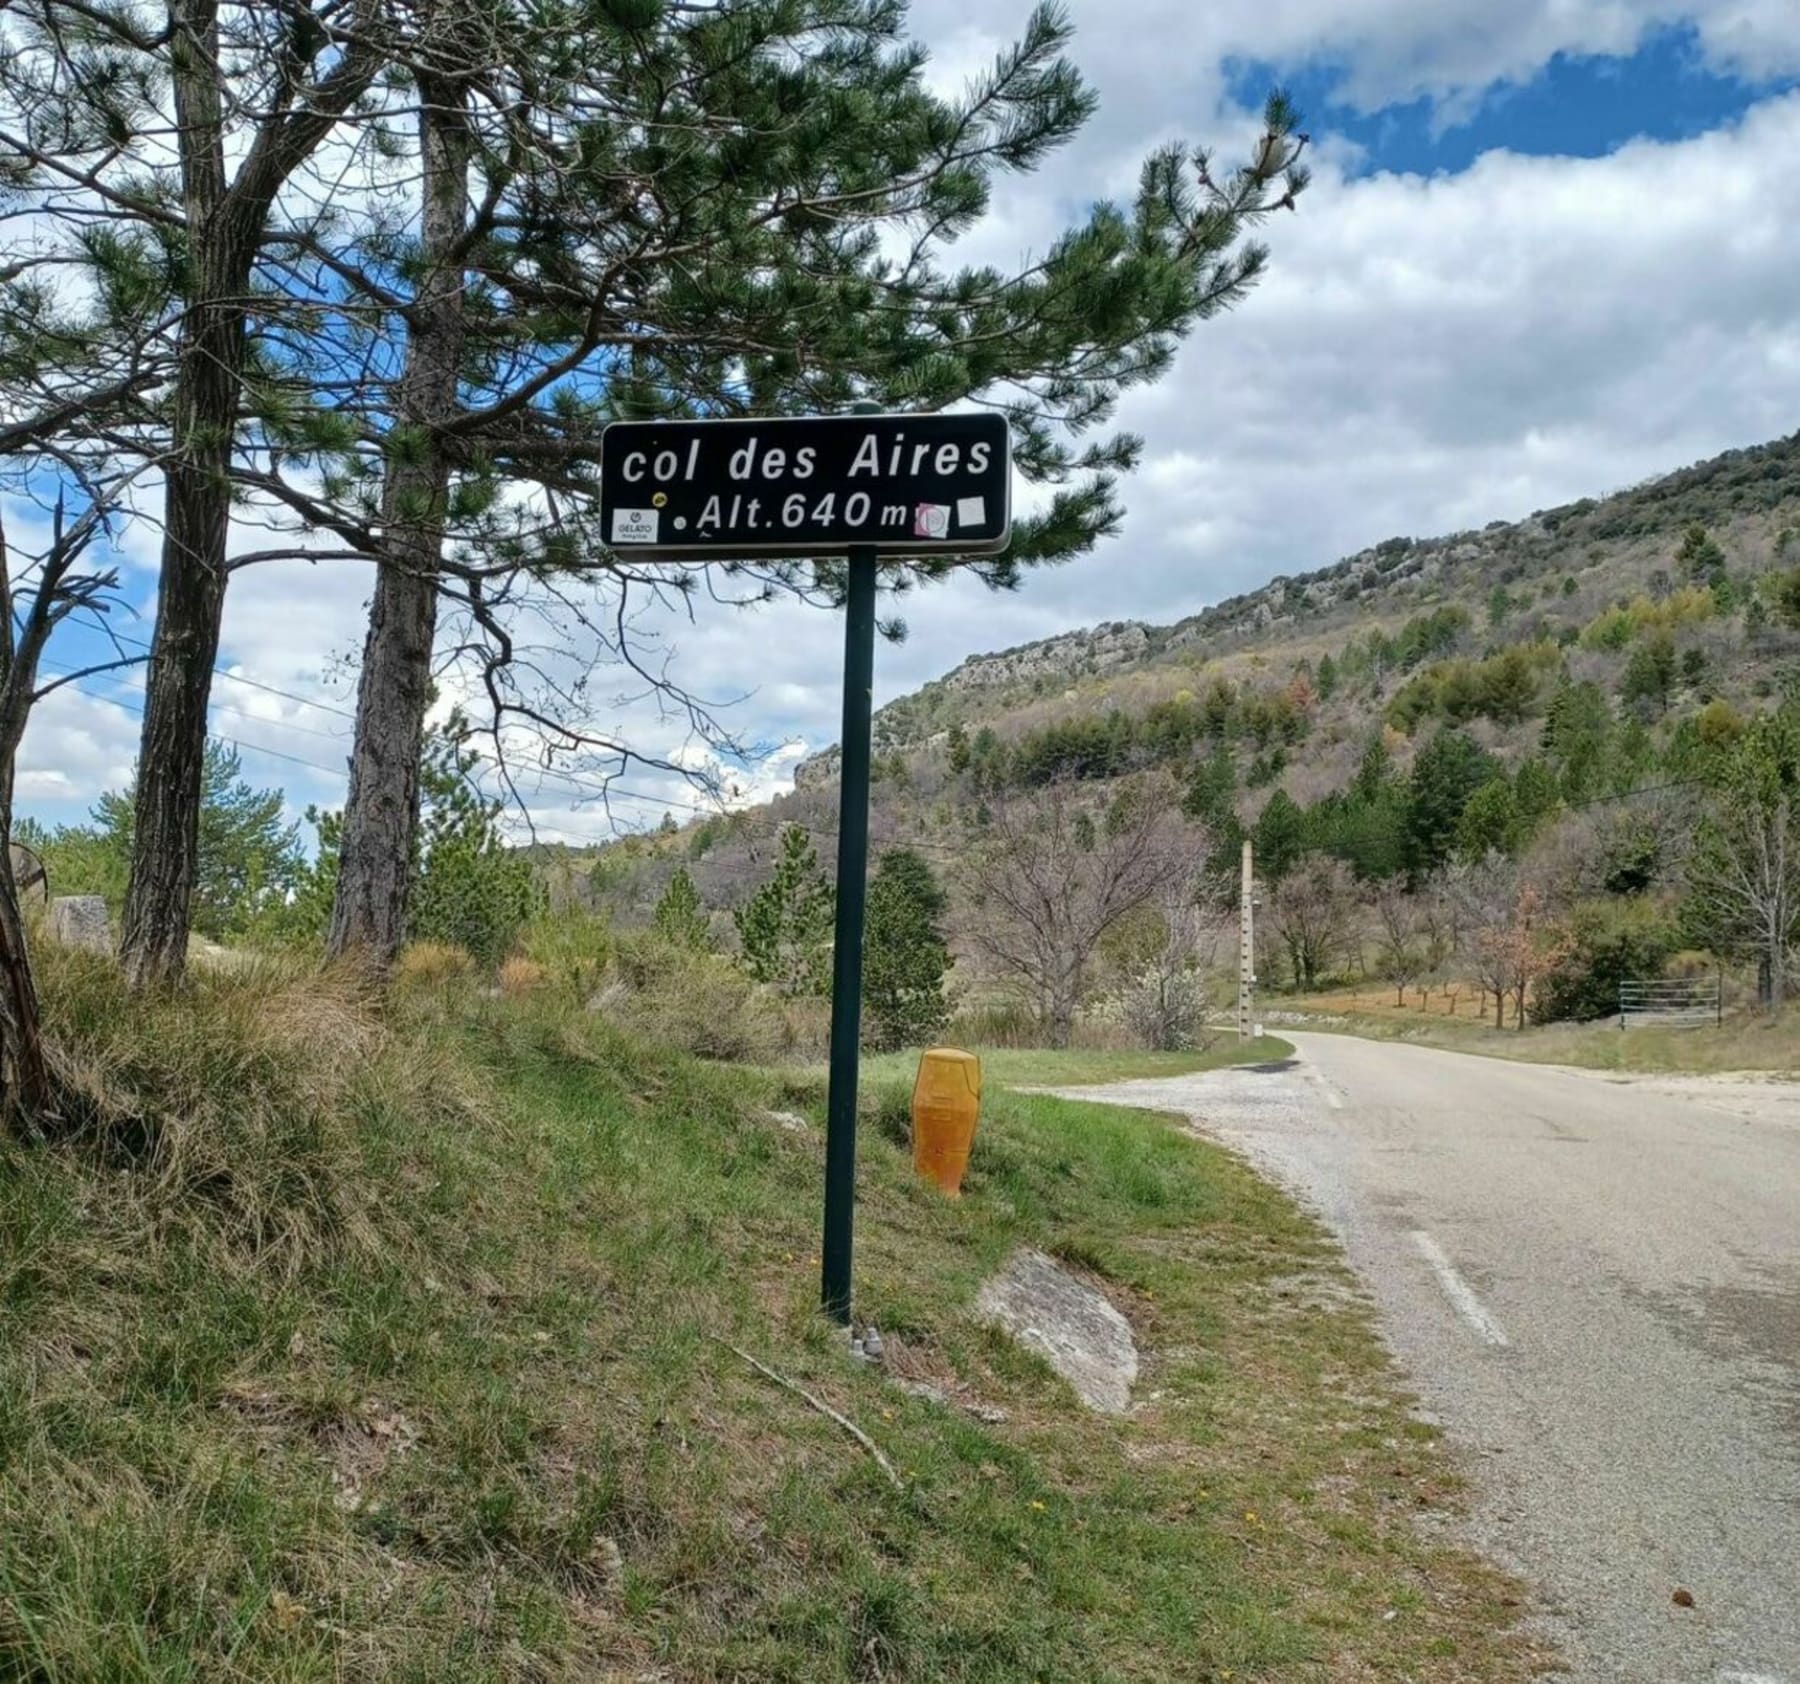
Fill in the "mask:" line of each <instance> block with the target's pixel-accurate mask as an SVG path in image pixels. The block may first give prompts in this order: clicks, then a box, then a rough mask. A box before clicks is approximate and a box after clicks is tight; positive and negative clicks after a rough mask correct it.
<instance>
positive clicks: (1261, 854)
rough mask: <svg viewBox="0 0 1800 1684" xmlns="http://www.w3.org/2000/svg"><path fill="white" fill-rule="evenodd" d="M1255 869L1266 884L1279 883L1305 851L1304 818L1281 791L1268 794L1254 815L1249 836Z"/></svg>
mask: <svg viewBox="0 0 1800 1684" xmlns="http://www.w3.org/2000/svg"><path fill="white" fill-rule="evenodd" d="M1253 840H1254V842H1255V844H1256V870H1257V875H1258V876H1260V877H1261V878H1262V879H1263V880H1264V881H1265V882H1267V883H1279V882H1280V881H1281V879H1282V878H1283V877H1285V876H1286V875H1287V874H1288V873H1289V872H1290V871H1292V870H1293V869H1294V867H1295V866H1296V865H1298V864H1299V863H1300V858H1301V856H1302V855H1303V854H1304V853H1305V852H1306V849H1307V840H1308V838H1307V826H1306V815H1305V814H1304V813H1303V812H1301V810H1300V808H1299V807H1298V806H1296V805H1295V802H1294V798H1293V797H1292V796H1291V795H1289V794H1288V792H1287V791H1286V790H1285V789H1278V790H1276V791H1275V793H1274V794H1273V795H1271V796H1270V797H1269V799H1268V801H1267V803H1266V804H1265V805H1264V807H1263V810H1262V812H1261V813H1260V814H1259V815H1258V816H1257V820H1256V828H1255V831H1254V833H1253Z"/></svg>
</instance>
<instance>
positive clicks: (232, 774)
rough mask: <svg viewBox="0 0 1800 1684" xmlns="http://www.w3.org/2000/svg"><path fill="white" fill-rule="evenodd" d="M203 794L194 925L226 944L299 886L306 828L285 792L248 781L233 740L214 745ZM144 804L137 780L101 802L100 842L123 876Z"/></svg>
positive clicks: (209, 751)
mask: <svg viewBox="0 0 1800 1684" xmlns="http://www.w3.org/2000/svg"><path fill="white" fill-rule="evenodd" d="M200 792H201V793H200V827H199V843H198V848H197V850H196V855H195V862H196V870H195V881H194V894H193V899H192V902H191V905H192V907H193V927H194V929H195V930H196V931H198V932H199V933H200V934H201V935H203V936H206V937H208V938H210V939H211V940H213V941H222V940H224V939H225V938H227V937H229V936H233V935H242V934H243V933H244V932H245V931H246V930H248V929H249V928H250V927H251V926H252V925H254V924H255V923H256V922H257V921H258V919H259V918H260V917H261V916H262V915H263V914H265V913H267V912H268V911H270V910H271V909H273V908H275V907H278V906H280V905H282V904H283V903H285V901H286V900H287V897H288V895H289V894H290V893H291V892H292V891H293V890H294V889H295V887H296V886H297V885H298V883H299V881H300V874H301V864H302V860H301V851H300V830H299V826H298V825H294V824H289V823H287V822H285V818H284V811H283V809H284V798H283V796H282V792H281V791H280V790H279V789H257V788H256V787H255V786H254V785H252V784H250V783H248V782H247V781H246V780H245V779H244V777H243V764H242V761H241V760H240V758H239V755H238V751H237V749H236V748H235V747H234V746H232V745H231V744H230V743H224V742H218V741H212V742H209V743H208V744H207V745H206V756H205V765H204V768H203V772H202V777H201V786H200ZM137 807H138V802H137V791H136V781H135V780H134V781H133V782H132V784H130V785H128V786H127V787H126V788H125V789H123V790H110V791H108V792H107V793H106V794H105V795H102V796H101V797H100V799H99V801H98V802H97V803H96V804H95V806H94V823H95V825H96V826H97V827H98V830H99V840H100V843H101V845H102V847H104V848H105V849H106V850H107V851H108V852H109V853H110V855H111V856H112V857H113V858H114V859H116V860H117V861H118V862H119V869H120V875H121V876H123V874H124V866H125V862H126V861H128V860H129V859H130V858H131V856H132V825H133V822H134V819H135V816H136V813H137Z"/></svg>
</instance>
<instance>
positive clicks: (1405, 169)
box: [1225, 22, 1795, 177]
mask: <svg viewBox="0 0 1800 1684" xmlns="http://www.w3.org/2000/svg"><path fill="white" fill-rule="evenodd" d="M1346 70H1347V66H1346V64H1345V62H1344V61H1343V60H1341V59H1340V60H1337V61H1335V62H1334V61H1333V60H1330V59H1324V60H1319V59H1312V58H1303V59H1298V60H1293V61H1290V62H1287V63H1281V64H1272V63H1269V62H1267V61H1266V60H1258V59H1245V60H1242V61H1234V62H1231V63H1229V64H1227V65H1226V66H1225V73H1226V77H1227V85H1228V87H1229V90H1230V93H1231V95H1232V97H1233V98H1234V99H1236V100H1237V101H1239V102H1240V103H1242V104H1244V105H1254V103H1255V101H1256V100H1257V98H1258V97H1260V95H1261V93H1262V92H1263V91H1264V90H1266V89H1268V88H1269V87H1271V86H1277V85H1279V86H1283V87H1286V88H1287V89H1288V91H1289V92H1290V93H1291V94H1292V95H1293V97H1294V99H1295V101H1296V103H1297V104H1298V105H1299V106H1300V108H1301V110H1302V111H1304V112H1305V113H1306V116H1307V123H1308V126H1309V128H1310V129H1311V131H1312V132H1313V133H1314V134H1316V135H1318V136H1320V137H1322V138H1324V137H1329V138H1332V139H1335V140H1341V141H1346V142H1348V143H1350V145H1351V146H1352V147H1354V148H1355V149H1356V152H1357V154H1358V155H1357V157H1356V159H1355V161H1354V162H1353V163H1352V164H1351V166H1350V168H1349V170H1348V172H1347V173H1348V174H1349V175H1350V176H1352V177H1355V176H1358V175H1372V174H1375V173H1377V172H1380V171H1384V170H1386V171H1399V172H1401V173H1417V174H1424V175H1432V174H1438V173H1449V174H1454V173H1456V172H1458V171H1461V170H1466V169H1468V168H1469V166H1470V165H1471V164H1473V163H1474V162H1475V161H1476V159H1478V158H1479V157H1480V156H1481V155H1482V154H1483V153H1484V152H1491V151H1495V150H1505V151H1511V152H1520V153H1524V154H1527V155H1532V156H1537V157H1546V158H1554V157H1575V158H1597V157H1601V156H1604V155H1605V154H1606V153H1608V152H1612V151H1614V150H1616V149H1617V148H1618V147H1619V146H1621V145H1623V144H1624V143H1625V142H1626V141H1629V140H1637V139H1642V138H1648V139H1651V140H1666V141H1667V140H1673V141H1679V140H1687V139H1689V138H1691V137H1692V136H1694V135H1698V134H1704V133H1705V132H1706V131H1707V130H1709V129H1715V128H1718V127H1719V126H1720V125H1722V124H1725V123H1730V122H1734V121H1736V120H1737V119H1738V118H1741V117H1742V116H1743V115H1744V113H1745V112H1747V111H1748V110H1750V108H1751V107H1752V106H1754V105H1756V104H1757V103H1758V102H1760V101H1762V100H1764V99H1767V98H1769V97H1770V96H1771V95H1772V94H1776V93H1779V92H1783V91H1786V90H1787V89H1790V88H1792V87H1794V86H1795V78H1794V77H1793V76H1792V75H1766V76H1749V75H1746V74H1744V73H1742V72H1739V71H1735V70H1732V69H1728V68H1723V67H1720V66H1719V65H1717V64H1715V63H1714V62H1712V61H1711V60H1709V58H1708V57H1707V54H1706V52H1705V49H1704V45H1703V43H1702V41H1701V38H1700V35H1699V32H1698V30H1697V29H1696V28H1695V26H1694V25H1693V24H1692V23H1691V22H1689V23H1680V24H1668V25H1662V26H1659V27H1656V28H1653V29H1650V30H1649V31H1647V32H1646V34H1645V37H1644V39H1643V40H1642V42H1641V43H1640V44H1639V45H1638V47H1637V49H1636V51H1634V52H1631V53H1628V54H1605V53H1569V52H1558V53H1556V54H1554V55H1553V56H1552V57H1551V58H1549V59H1548V60H1547V61H1546V62H1545V63H1544V64H1542V65H1541V66H1539V67H1538V68H1537V70H1536V71H1535V73H1534V74H1532V75H1531V76H1529V77H1528V78H1526V79H1525V80H1523V81H1517V82H1515V81H1511V80H1502V81H1497V82H1494V83H1492V84H1491V85H1489V86H1488V87H1486V88H1483V89H1480V90H1477V91H1471V92H1468V93H1466V94H1463V95H1461V96H1460V97H1458V98H1457V99H1455V100H1453V101H1451V102H1449V103H1448V104H1446V102H1445V101H1444V100H1442V99H1440V98H1436V97H1433V96H1431V95H1428V94H1422V95H1420V96H1418V97H1417V98H1414V99H1411V100H1401V101H1396V102H1394V103H1392V104H1387V105H1382V106H1379V107H1377V108H1375V109H1372V110H1365V109H1360V108H1359V107H1358V105H1357V104H1356V102H1355V101H1354V100H1353V99H1350V98H1347V97H1346V90H1345V76H1346Z"/></svg>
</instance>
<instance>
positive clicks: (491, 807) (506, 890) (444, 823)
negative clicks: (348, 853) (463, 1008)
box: [338, 713, 542, 969]
mask: <svg viewBox="0 0 1800 1684" xmlns="http://www.w3.org/2000/svg"><path fill="white" fill-rule="evenodd" d="M468 737H469V724H468V721H467V720H466V719H465V718H464V717H463V716H462V715H461V714H460V713H453V714H452V715H451V716H450V718H449V720H448V721H447V722H446V723H445V724H444V726H443V727H442V728H441V729H440V730H438V731H434V732H432V733H431V734H430V736H429V737H428V739H427V742H426V753H425V762H424V767H423V770H422V773H421V776H420V793H421V797H422V801H423V808H424V811H423V815H422V820H421V823H420V826H419V832H418V835H419V844H418V853H417V856H416V859H417V865H416V871H417V880H416V883H415V885H414V887H413V891H412V895H411V919H410V926H409V933H410V934H411V935H412V936H413V937H414V938H415V939H418V940H423V941H441V942H448V943H450V944H452V945H454V946H457V947H464V948H467V949H468V950H469V952H470V953H472V954H473V955H474V956H475V958H476V961H477V962H478V963H480V964H482V965H484V966H487V967H489V968H490V969H491V968H492V967H494V966H496V965H498V964H499V963H500V961H501V960H503V959H504V958H505V957H506V956H507V954H508V953H509V952H510V951H511V950H512V947H513V944H514V942H515V941H517V939H518V936H519V932H520V931H521V930H522V929H523V928H524V926H525V924H526V922H527V920H528V919H529V918H530V917H531V915H532V914H533V913H534V912H535V911H537V909H538V906H539V904H540V902H541V899H542V890H541V888H540V886H539V884H538V881H537V876H536V873H535V872H533V870H532V868H531V861H530V859H529V857H527V856H526V855H525V854H523V853H521V852H520V851H519V850H517V849H515V848H509V847H507V845H506V841H505V838H504V837H503V836H502V834H501V831H500V824H499V818H500V810H501V803H500V802H499V801H498V800H495V799H494V798H492V797H490V796H488V795H486V794H484V793H483V792H482V790H481V789H480V787H479V786H478V785H477V784H476V783H475V781H474V772H475V769H476V767H477V765H478V764H479V761H478V760H477V757H476V756H475V755H474V754H473V753H471V752H470V750H469V748H468V746H467V744H468ZM338 869H339V871H340V873H341V871H342V864H341V855H340V864H339V867H338Z"/></svg>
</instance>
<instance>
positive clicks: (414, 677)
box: [327, 77, 471, 969]
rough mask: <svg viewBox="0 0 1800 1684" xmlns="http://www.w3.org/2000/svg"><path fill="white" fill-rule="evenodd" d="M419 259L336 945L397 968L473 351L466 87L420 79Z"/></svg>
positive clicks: (367, 653) (354, 762) (362, 684)
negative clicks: (446, 436)
mask: <svg viewBox="0 0 1800 1684" xmlns="http://www.w3.org/2000/svg"><path fill="white" fill-rule="evenodd" d="M420 93H421V96H422V97H421V104H422V111H421V114H420V119H419V128H420V150H421V156H422V158H423V189H422V197H423V206H422V212H421V227H420V244H421V255H422V258H423V260H424V262H425V265H426V270H427V272H426V277H425V279H424V280H423V281H422V282H421V284H420V289H419V296H418V300H417V303H416V305H415V308H414V310H413V313H412V319H411V324H410V328H409V331H408V336H407V342H406V360H405V364H404V366H403V368H402V370H401V375H400V390H399V397H398V402H397V405H396V408H397V411H398V413H397V416H396V421H395V425H396V429H400V428H404V429H406V430H407V433H408V435H409V436H408V437H407V438H406V439H405V440H404V441H402V442H403V444H404V446H405V448H400V449H395V450H393V451H392V452H391V453H390V456H389V459H388V465H387V479H386V483H385V485H384V486H383V489H382V525H383V532H384V551H385V553H384V555H383V559H382V562H381V565H380V570H379V573H378V575H377V578H376V583H375V602H374V607H373V610H372V612H371V613H370V616H369V633H368V637H367V638H366V639H365V641H364V644H363V663H362V676H361V679H360V680H359V682H358V685H357V693H356V738H355V744H354V748H353V750H352V754H351V761H350V794H349V799H348V801H347V803H346V805H345V808H344V828H343V839H342V842H341V843H340V846H339V853H338V878H337V897H336V900H335V901H334V903H333V905H332V909H331V933H330V936H329V939H328V942H327V950H328V952H329V953H330V954H331V956H332V957H333V958H337V957H340V956H342V955H344V954H347V953H351V952H357V953H360V954H362V955H363V956H364V957H365V958H366V959H367V960H369V961H370V962H372V963H373V964H375V965H377V966H379V967H381V968H383V969H385V968H386V967H387V966H388V965H389V964H390V963H392V961H393V958H394V955H395V954H396V953H398V952H399V950H400V944H401V942H402V941H403V940H404V939H405V936H406V910H407V895H408V891H409V889H410V886H411V881H412V863H413V853H414V847H415V840H416V834H417V831H418V823H419V759H420V754H421V751H422V747H423V742H424V731H425V710H426V708H427V707H428V706H429V705H430V702H431V651H432V644H433V640H434V638H435V636H436V632H437V585H438V571H439V566H440V562H441V557H442V549H443V534H444V505H445V501H446V498H447V496H448V493H449V483H450V463H449V460H448V458H447V457H446V455H445V453H444V451H443V449H442V446H441V439H440V434H439V431H438V429H440V428H441V427H442V426H443V424H444V423H445V422H447V421H448V420H450V419H451V418H452V417H453V416H454V415H455V413H456V403H457V396H456V389H457V377H458V374H459V373H460V370H461V361H462V343H463V274H464V271H463V262H462V252H461V246H462V241H463V233H464V227H465V224H466V220H467V214H468V178H469V158H470V150H471V139H470V134H469V129H468V123H467V118H466V115H465V102H466V94H465V91H464V88H463V85H462V83H461V82H460V81H459V80H456V79H452V78H445V77H421V79H420Z"/></svg>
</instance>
